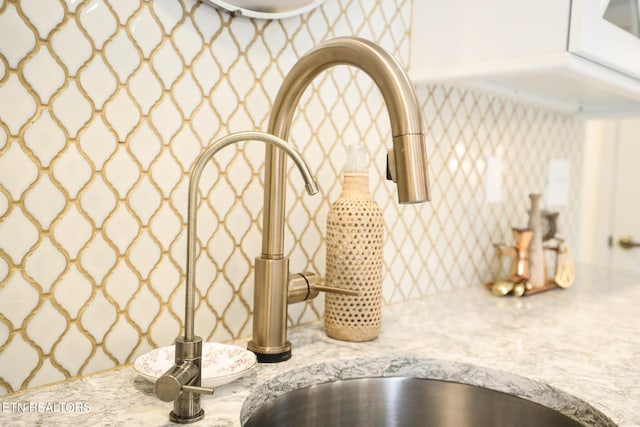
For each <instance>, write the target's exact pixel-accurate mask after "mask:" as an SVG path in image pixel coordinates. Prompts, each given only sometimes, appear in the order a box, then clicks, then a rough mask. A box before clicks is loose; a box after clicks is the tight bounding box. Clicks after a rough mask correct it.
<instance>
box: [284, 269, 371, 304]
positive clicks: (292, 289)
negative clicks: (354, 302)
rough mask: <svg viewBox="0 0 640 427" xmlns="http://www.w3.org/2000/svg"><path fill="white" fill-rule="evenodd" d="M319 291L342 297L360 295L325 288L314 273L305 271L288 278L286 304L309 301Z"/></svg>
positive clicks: (334, 288)
mask: <svg viewBox="0 0 640 427" xmlns="http://www.w3.org/2000/svg"><path fill="white" fill-rule="evenodd" d="M320 291H322V292H331V293H334V294H342V295H352V296H358V295H360V293H359V292H358V291H353V290H351V289H343V288H337V287H335V286H327V285H326V284H325V281H324V280H323V279H321V278H320V276H318V275H317V274H316V273H311V272H308V271H305V272H304V273H297V274H292V275H290V276H289V290H288V295H287V302H288V303H289V304H293V303H296V302H301V301H307V300H311V299H313V298H315V297H317V296H318V294H319V293H320Z"/></svg>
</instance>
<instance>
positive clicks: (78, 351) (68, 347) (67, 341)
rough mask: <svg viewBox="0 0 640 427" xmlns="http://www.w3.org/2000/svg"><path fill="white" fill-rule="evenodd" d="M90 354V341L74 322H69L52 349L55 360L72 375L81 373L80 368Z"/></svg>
mask: <svg viewBox="0 0 640 427" xmlns="http://www.w3.org/2000/svg"><path fill="white" fill-rule="evenodd" d="M90 354H91V341H89V338H87V337H86V336H85V335H84V334H83V333H82V332H80V330H79V329H78V326H77V325H75V324H71V326H70V327H69V329H68V330H67V332H66V333H65V334H64V336H63V337H62V339H61V340H60V341H58V343H57V344H56V346H55V348H54V351H53V355H54V357H55V360H56V361H57V362H58V363H59V364H60V365H61V366H62V367H63V368H64V369H66V370H67V371H68V372H69V374H71V375H73V376H76V375H78V374H80V373H81V372H80V368H81V367H82V365H84V364H85V363H86V361H87V358H88V357H89V355H90Z"/></svg>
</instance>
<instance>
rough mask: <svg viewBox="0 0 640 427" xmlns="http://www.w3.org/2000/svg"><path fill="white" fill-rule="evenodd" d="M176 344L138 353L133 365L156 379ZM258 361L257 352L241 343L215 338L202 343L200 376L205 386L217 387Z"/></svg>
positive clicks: (166, 366)
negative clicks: (224, 341)
mask: <svg viewBox="0 0 640 427" xmlns="http://www.w3.org/2000/svg"><path fill="white" fill-rule="evenodd" d="M174 357H175V347H174V346H172V345H171V346H168V347H161V348H156V349H155V350H151V351H150V352H149V353H146V354H143V355H142V356H139V357H138V358H137V359H136V361H135V363H134V364H133V369H134V370H135V371H136V372H137V373H139V374H140V375H142V376H143V377H144V378H146V379H148V380H149V381H151V382H155V381H156V380H157V379H158V378H160V377H161V376H162V374H164V373H165V372H166V371H167V370H168V369H169V368H170V367H171V366H173V363H174ZM256 363H257V360H256V355H255V354H253V353H252V352H250V351H249V350H246V349H244V348H242V347H238V346H236V345H229V344H220V343H215V342H205V343H203V344H202V380H201V383H202V385H203V386H204V387H219V386H221V385H223V384H227V383H230V382H231V381H234V380H236V379H238V378H240V377H242V376H243V375H245V374H246V373H247V372H249V371H250V370H251V369H252V368H253V367H254V366H255V365H256Z"/></svg>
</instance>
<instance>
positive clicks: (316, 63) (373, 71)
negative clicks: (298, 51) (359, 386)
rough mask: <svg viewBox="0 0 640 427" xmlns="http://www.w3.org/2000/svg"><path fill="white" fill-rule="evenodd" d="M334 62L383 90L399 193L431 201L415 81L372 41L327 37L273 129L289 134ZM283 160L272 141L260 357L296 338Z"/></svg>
mask: <svg viewBox="0 0 640 427" xmlns="http://www.w3.org/2000/svg"><path fill="white" fill-rule="evenodd" d="M334 65H353V66H355V67H357V68H359V69H361V70H362V71H364V72H365V73H366V74H368V75H369V76H370V77H371V78H372V79H373V81H374V82H375V83H376V85H377V86H378V88H379V89H380V91H381V93H382V96H383V98H384V100H385V104H386V106H387V109H388V112H389V118H390V121H391V132H392V135H393V150H391V151H389V154H388V168H389V171H390V174H391V177H392V179H393V181H395V182H396V183H397V186H398V201H399V202H400V203H419V202H425V201H428V200H429V199H430V196H429V182H428V177H427V169H428V167H427V156H426V150H425V142H424V127H423V122H422V113H421V109H420V106H419V104H418V101H417V98H416V94H415V91H414V88H413V85H412V84H411V81H410V80H409V78H408V76H407V74H406V73H405V71H404V70H403V69H402V66H401V65H400V64H399V63H398V61H397V60H396V59H395V58H394V57H393V56H391V55H390V54H389V53H387V52H386V51H385V50H384V49H382V48H381V47H380V46H378V45H376V44H374V43H372V42H369V41H367V40H363V39H358V38H353V37H340V38H336V39H333V40H329V41H327V42H324V43H322V44H320V45H318V46H317V47H315V48H314V49H312V50H311V51H309V52H308V53H307V54H305V55H304V56H302V57H301V58H300V60H298V62H297V63H296V64H295V65H294V66H293V68H292V69H291V71H289V73H288V75H287V76H286V77H285V80H284V82H283V83H282V86H281V87H280V90H279V91H278V94H277V96H276V99H275V102H274V105H273V109H272V112H271V116H270V120H269V127H268V132H269V133H271V134H273V135H276V136H278V137H280V138H282V139H285V140H286V139H287V138H288V136H289V130H290V127H291V122H292V119H293V113H294V111H295V109H296V107H297V105H298V101H299V100H300V97H301V96H302V94H303V92H304V90H305V89H306V88H307V86H309V84H310V83H311V81H312V80H313V79H314V78H315V77H316V76H317V75H318V74H319V73H320V72H322V71H323V70H325V69H327V68H329V67H332V66H334ZM285 166H286V159H285V157H284V153H283V152H282V151H280V150H278V149H276V148H274V147H267V149H266V164H265V184H264V185H265V193H264V210H263V228H262V255H261V257H259V258H257V259H256V266H255V267H256V268H255V299H254V316H253V339H252V340H251V341H250V342H249V345H248V348H249V349H250V350H252V351H253V352H254V353H256V355H257V356H258V360H259V361H261V362H279V361H283V360H287V359H288V358H289V357H290V356H291V344H290V343H289V342H288V341H287V340H286V327H287V311H286V304H287V302H286V295H287V283H288V274H289V267H288V260H287V258H286V257H285V256H284V248H283V246H284V218H285V211H284V209H285V178H286V176H285V175H286V167H285Z"/></svg>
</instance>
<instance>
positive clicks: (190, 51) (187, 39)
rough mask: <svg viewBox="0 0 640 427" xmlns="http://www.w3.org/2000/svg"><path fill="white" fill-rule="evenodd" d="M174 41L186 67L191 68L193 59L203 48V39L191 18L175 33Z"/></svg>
mask: <svg viewBox="0 0 640 427" xmlns="http://www.w3.org/2000/svg"><path fill="white" fill-rule="evenodd" d="M173 40H174V42H175V44H176V47H177V48H178V52H180V56H182V59H183V60H184V63H185V65H187V66H190V65H191V63H192V62H193V59H194V58H195V57H196V55H198V53H200V51H201V50H202V48H203V44H202V38H201V37H200V34H198V32H197V31H196V29H195V27H194V26H193V22H192V21H191V18H189V17H187V18H186V19H185V20H184V21H183V22H181V23H180V25H179V26H178V28H177V29H176V31H175V32H174V33H173Z"/></svg>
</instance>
